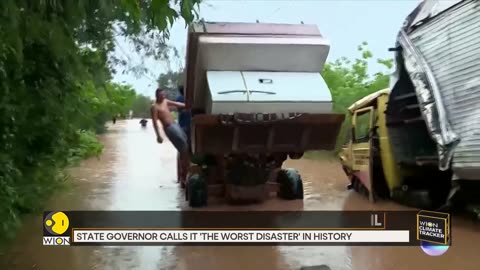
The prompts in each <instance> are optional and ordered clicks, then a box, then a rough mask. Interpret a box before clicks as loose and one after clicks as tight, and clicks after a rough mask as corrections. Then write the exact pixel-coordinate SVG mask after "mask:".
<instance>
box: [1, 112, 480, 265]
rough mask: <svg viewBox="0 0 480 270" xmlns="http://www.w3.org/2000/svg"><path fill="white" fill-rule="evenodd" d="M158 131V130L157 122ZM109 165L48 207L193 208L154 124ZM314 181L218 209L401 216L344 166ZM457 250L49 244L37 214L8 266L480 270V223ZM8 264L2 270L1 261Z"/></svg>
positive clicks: (117, 147)
mask: <svg viewBox="0 0 480 270" xmlns="http://www.w3.org/2000/svg"><path fill="white" fill-rule="evenodd" d="M149 124H150V123H149ZM102 141H103V143H104V144H105V150H104V154H103V155H102V157H101V158H100V159H91V160H87V161H86V162H84V163H83V164H82V165H81V166H80V167H79V168H75V169H72V175H73V176H74V177H75V179H76V180H75V181H74V187H73V188H72V189H71V190H69V191H68V192H64V193H62V194H61V195H57V196H55V197H54V198H52V200H51V201H50V203H49V207H47V208H49V209H53V210H176V209H187V208H188V206H187V204H186V202H185V200H184V195H183V193H182V191H181V189H180V188H179V186H178V184H177V183H176V163H175V162H176V161H175V157H176V153H175V149H174V148H173V146H172V145H171V144H169V143H164V144H162V145H159V144H157V143H156V141H155V136H154V135H153V129H152V128H151V126H149V127H147V129H142V128H141V127H140V125H139V124H138V120H129V121H119V122H117V124H116V125H114V126H112V127H110V132H109V133H107V134H106V135H104V136H103V137H102ZM286 165H287V166H289V167H295V168H297V169H298V170H299V171H300V173H301V174H302V176H303V179H304V181H305V184H304V185H305V200H304V201H303V202H302V201H282V200H270V201H267V202H265V203H263V204H259V205H255V206H241V207H239V206H235V207H233V206H228V205H226V204H224V203H222V202H218V203H214V204H213V205H210V206H209V207H208V209H211V210H228V209H236V210H244V209H251V210H302V209H305V210H373V209H375V210H396V209H403V208H402V207H400V206H398V205H395V204H393V203H377V204H371V203H369V202H368V201H367V200H366V199H365V198H363V197H361V196H360V195H357V194H355V193H353V192H349V191H347V190H346V184H347V183H346V178H345V176H344V174H343V172H342V171H341V169H340V168H339V166H338V164H337V163H336V162H333V161H332V162H328V161H323V162H319V161H310V160H298V161H288V162H287V164H286ZM452 231H453V239H454V240H453V241H454V244H453V246H452V247H451V248H450V249H449V250H448V252H447V253H446V254H444V255H443V256H441V257H429V256H427V255H426V254H424V253H423V252H422V251H421V249H420V248H418V247H401V248H400V247H59V246H56V247H55V246H42V239H41V234H42V220H41V215H37V216H32V217H28V218H27V219H26V221H25V225H24V226H23V228H22V229H21V231H20V232H19V234H18V238H17V240H16V242H15V243H14V245H13V247H12V248H11V250H10V251H9V252H8V254H7V255H5V256H3V257H4V258H2V259H1V260H0V262H1V263H3V264H4V266H3V267H0V269H41V270H57V269H58V270H64V269H72V270H86V269H108V270H110V269H112V270H123V269H142V270H143V269H145V270H150V269H179V270H183V269H185V270H203V269H205V270H216V269H218V270H236V269H241V270H247V269H248V270H270V269H300V268H301V267H302V266H313V265H322V264H325V265H328V266H329V267H330V268H331V269H332V270H347V269H348V270H350V269H352V270H404V269H405V270H407V269H408V270H416V269H422V270H426V269H435V270H446V269H462V270H478V269H480V252H479V249H478V246H477V245H478V244H477V243H479V242H480V226H479V225H474V224H473V222H469V221H466V220H457V219H454V227H453V229H452ZM0 265H2V264H0Z"/></svg>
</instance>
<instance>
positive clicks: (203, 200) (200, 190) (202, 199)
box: [186, 174, 208, 207]
mask: <svg viewBox="0 0 480 270" xmlns="http://www.w3.org/2000/svg"><path fill="white" fill-rule="evenodd" d="M186 192H187V197H186V198H187V200H188V205H189V206H190V207H203V206H206V205H207V199H208V187H207V182H206V181H205V177H203V176H202V175H201V174H193V175H192V176H190V177H189V178H188V182H187V188H186Z"/></svg>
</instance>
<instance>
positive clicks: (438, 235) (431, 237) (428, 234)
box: [417, 211, 451, 245]
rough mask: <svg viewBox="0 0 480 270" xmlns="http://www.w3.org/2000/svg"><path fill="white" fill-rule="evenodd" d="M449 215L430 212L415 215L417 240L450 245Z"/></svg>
mask: <svg viewBox="0 0 480 270" xmlns="http://www.w3.org/2000/svg"><path fill="white" fill-rule="evenodd" d="M450 226H451V223H450V215H449V214H447V213H439V212H432V211H420V212H418V214H417V240H419V241H424V242H429V243H433V244H439V245H449V244H450Z"/></svg>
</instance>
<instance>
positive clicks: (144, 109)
mask: <svg viewBox="0 0 480 270" xmlns="http://www.w3.org/2000/svg"><path fill="white" fill-rule="evenodd" d="M152 103H153V100H151V99H150V98H149V97H147V96H144V95H141V94H140V95H137V96H136V97H135V100H134V101H133V104H132V111H133V117H135V118H149V117H150V107H151V106H152Z"/></svg>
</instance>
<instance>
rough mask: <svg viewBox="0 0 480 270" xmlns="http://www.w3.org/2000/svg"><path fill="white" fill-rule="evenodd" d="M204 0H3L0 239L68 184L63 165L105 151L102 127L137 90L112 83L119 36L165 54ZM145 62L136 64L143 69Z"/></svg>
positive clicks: (0, 27)
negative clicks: (175, 27) (175, 31)
mask: <svg viewBox="0 0 480 270" xmlns="http://www.w3.org/2000/svg"><path fill="white" fill-rule="evenodd" d="M198 2H199V0H182V1H160V0H151V1H136V0H122V1H90V0H78V1H66V0H49V1H26V0H3V1H0V14H1V16H0V40H1V41H2V42H1V43H0V115H1V117H0V219H1V226H0V235H1V236H0V242H1V241H3V240H6V239H11V238H12V237H13V235H14V232H15V231H16V228H17V226H18V225H19V224H20V220H21V216H22V214H24V213H30V212H32V211H36V210H38V209H41V208H42V202H44V201H45V199H46V198H48V196H50V195H51V192H53V191H54V190H55V189H56V188H57V187H58V186H61V185H62V184H63V183H64V182H65V179H66V177H65V175H64V173H63V169H64V168H65V167H66V166H68V165H70V164H72V163H73V164H74V163H75V162H78V161H79V160H81V159H83V158H86V157H89V156H94V155H98V154H99V153H100V151H101V145H100V144H99V143H98V141H97V140H96V133H99V132H102V131H104V129H105V127H104V126H105V125H104V124H105V121H107V120H110V119H111V118H112V116H113V115H118V114H120V115H122V114H125V113H126V109H127V108H131V107H132V106H133V104H134V103H135V102H138V100H139V99H141V98H139V97H137V96H136V94H135V92H134V91H133V89H131V88H130V87H129V86H125V85H119V84H115V83H113V82H112V81H111V79H112V74H113V73H114V72H116V70H114V69H113V67H114V66H118V65H126V64H127V63H124V62H122V61H120V60H118V59H116V58H115V57H113V56H112V54H111V52H112V51H113V49H114V48H115V42H116V41H115V37H116V36H119V35H121V36H124V37H127V38H129V39H130V40H131V41H132V42H133V43H134V44H135V47H136V48H137V50H138V51H139V52H142V53H143V54H145V55H149V56H155V57H156V58H162V56H163V55H164V53H163V52H164V51H165V50H166V49H167V46H166V45H165V40H166V39H167V38H168V36H169V32H168V28H169V27H170V26H171V25H172V24H173V22H174V21H175V20H176V19H179V18H183V19H185V21H186V22H187V23H188V22H190V21H192V20H193V19H194V16H195V13H194V6H195V5H196V4H198ZM138 70H140V71H141V69H137V70H136V71H138Z"/></svg>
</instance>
